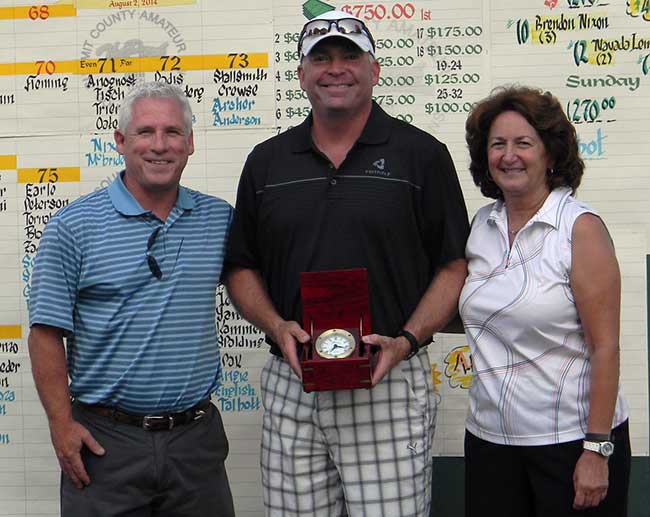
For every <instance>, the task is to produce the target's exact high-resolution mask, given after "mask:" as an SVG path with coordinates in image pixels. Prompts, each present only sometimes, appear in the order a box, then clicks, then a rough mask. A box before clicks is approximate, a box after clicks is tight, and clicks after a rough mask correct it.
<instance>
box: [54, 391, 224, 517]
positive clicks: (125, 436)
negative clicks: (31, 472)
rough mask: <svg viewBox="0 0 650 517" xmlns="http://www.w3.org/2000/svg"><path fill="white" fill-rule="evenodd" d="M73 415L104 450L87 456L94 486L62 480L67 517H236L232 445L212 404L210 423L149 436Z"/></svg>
mask: <svg viewBox="0 0 650 517" xmlns="http://www.w3.org/2000/svg"><path fill="white" fill-rule="evenodd" d="M72 413H73V416H74V418H75V420H77V421H78V422H79V423H80V424H81V425H83V426H84V427H86V428H87V429H88V430H89V431H90V433H91V434H92V435H93V436H94V438H95V439H96V440H97V441H98V442H99V443H100V444H101V445H102V447H104V449H105V450H106V454H104V455H103V456H95V455H94V454H93V453H92V452H90V451H89V450H88V449H87V448H85V447H84V448H83V449H82V451H81V457H82V460H83V462H84V465H85V466H86V471H87V472H88V475H89V476H90V485H88V486H86V487H85V488H83V489H79V488H77V487H75V486H74V485H73V483H72V481H70V478H69V477H68V476H67V475H65V474H62V477H61V516H62V517H118V516H119V517H233V516H234V515H235V513H234V510H233V503H232V496H231V493H230V486H229V484H228V478H227V476H226V470H225V466H224V461H225V459H226V456H227V455H228V441H227V439H226V435H225V433H224V429H223V423H222V421H221V416H220V415H219V412H218V411H217V408H215V407H214V406H213V405H212V404H211V405H210V408H209V409H208V410H207V411H206V414H205V416H204V417H203V418H201V419H199V420H196V421H194V422H191V423H189V424H186V425H181V426H178V427H175V428H173V429H171V430H168V431H145V430H144V429H142V428H140V427H136V426H134V425H130V424H122V423H117V422H115V421H113V420H112V419H111V418H108V417H104V416H99V415H97V414H94V413H91V412H89V411H87V410H84V409H83V408H82V407H80V406H79V405H78V404H74V405H73V406H72Z"/></svg>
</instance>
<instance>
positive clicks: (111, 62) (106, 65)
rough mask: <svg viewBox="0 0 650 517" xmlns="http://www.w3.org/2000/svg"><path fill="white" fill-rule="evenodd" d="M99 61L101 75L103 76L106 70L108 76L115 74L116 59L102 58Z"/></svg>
mask: <svg viewBox="0 0 650 517" xmlns="http://www.w3.org/2000/svg"><path fill="white" fill-rule="evenodd" d="M97 61H99V73H100V74H103V73H104V70H105V71H106V73H107V74H114V73H115V58H114V57H100V58H99V59H98V60H97Z"/></svg>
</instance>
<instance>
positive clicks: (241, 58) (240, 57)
mask: <svg viewBox="0 0 650 517" xmlns="http://www.w3.org/2000/svg"><path fill="white" fill-rule="evenodd" d="M228 59H230V64H229V65H228V67H229V68H246V67H248V64H249V63H248V54H237V53H234V54H228Z"/></svg>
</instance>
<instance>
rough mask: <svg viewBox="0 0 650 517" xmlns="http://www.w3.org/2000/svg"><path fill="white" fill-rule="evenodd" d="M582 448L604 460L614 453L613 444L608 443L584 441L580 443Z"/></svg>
mask: <svg viewBox="0 0 650 517" xmlns="http://www.w3.org/2000/svg"><path fill="white" fill-rule="evenodd" d="M582 448H583V449H585V450H587V451H592V452H595V453H597V454H600V455H601V456H603V457H605V458H608V457H609V456H611V455H612V453H613V452H614V444H613V443H612V442H610V441H604V442H591V441H589V440H584V441H583V442H582Z"/></svg>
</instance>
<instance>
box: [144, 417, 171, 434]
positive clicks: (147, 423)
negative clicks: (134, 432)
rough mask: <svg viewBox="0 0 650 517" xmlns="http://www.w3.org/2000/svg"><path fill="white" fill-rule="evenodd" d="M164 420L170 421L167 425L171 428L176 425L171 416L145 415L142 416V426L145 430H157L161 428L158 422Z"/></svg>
mask: <svg viewBox="0 0 650 517" xmlns="http://www.w3.org/2000/svg"><path fill="white" fill-rule="evenodd" d="M164 421H168V422H169V426H168V427H167V429H171V428H173V427H174V419H173V418H171V417H169V416H162V415H146V416H145V417H143V418H142V428H143V429H144V430H145V431H151V430H154V431H155V430H157V429H161V428H160V427H158V426H157V425H156V424H158V423H160V422H164Z"/></svg>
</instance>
